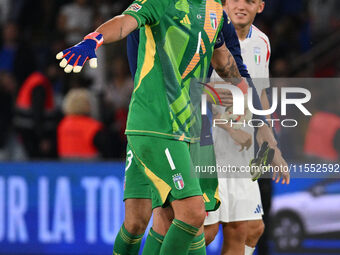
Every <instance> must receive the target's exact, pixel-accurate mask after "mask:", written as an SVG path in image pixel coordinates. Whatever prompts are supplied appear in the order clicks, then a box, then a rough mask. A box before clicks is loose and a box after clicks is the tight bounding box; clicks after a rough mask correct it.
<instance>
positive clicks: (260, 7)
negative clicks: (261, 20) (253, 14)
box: [257, 0, 265, 13]
mask: <svg viewBox="0 0 340 255" xmlns="http://www.w3.org/2000/svg"><path fill="white" fill-rule="evenodd" d="M264 6H265V3H264V1H263V0H260V4H259V8H258V10H257V13H262V12H263V9H264Z"/></svg>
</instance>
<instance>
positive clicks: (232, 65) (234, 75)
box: [215, 51, 242, 84]
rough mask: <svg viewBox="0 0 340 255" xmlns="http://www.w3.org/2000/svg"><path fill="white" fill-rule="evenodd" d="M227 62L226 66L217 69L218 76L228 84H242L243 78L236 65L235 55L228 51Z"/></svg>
mask: <svg viewBox="0 0 340 255" xmlns="http://www.w3.org/2000/svg"><path fill="white" fill-rule="evenodd" d="M227 55H228V56H227V61H226V63H225V65H224V66H221V67H217V68H215V70H216V72H217V73H218V75H219V76H220V77H221V78H223V79H224V80H225V81H227V82H231V83H232V84H238V83H240V81H241V80H240V79H241V78H242V77H241V75H240V72H239V71H238V67H237V65H236V62H235V59H234V57H233V55H231V53H230V52H229V51H228V54H227Z"/></svg>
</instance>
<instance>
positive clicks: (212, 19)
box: [210, 12, 217, 30]
mask: <svg viewBox="0 0 340 255" xmlns="http://www.w3.org/2000/svg"><path fill="white" fill-rule="evenodd" d="M210 24H211V26H212V28H213V29H215V30H216V29H217V15H216V13H214V12H211V13H210Z"/></svg>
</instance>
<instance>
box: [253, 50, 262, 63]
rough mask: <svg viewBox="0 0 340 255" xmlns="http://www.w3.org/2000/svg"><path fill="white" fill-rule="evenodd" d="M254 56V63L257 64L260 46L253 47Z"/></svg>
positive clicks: (259, 60) (259, 61)
mask: <svg viewBox="0 0 340 255" xmlns="http://www.w3.org/2000/svg"><path fill="white" fill-rule="evenodd" d="M254 57H255V64H256V65H259V64H260V63H261V48H259V47H255V48H254Z"/></svg>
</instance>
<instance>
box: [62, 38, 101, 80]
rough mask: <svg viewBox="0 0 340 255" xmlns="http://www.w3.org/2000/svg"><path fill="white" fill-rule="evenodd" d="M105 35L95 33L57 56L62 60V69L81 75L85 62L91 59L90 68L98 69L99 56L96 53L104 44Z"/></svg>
mask: <svg viewBox="0 0 340 255" xmlns="http://www.w3.org/2000/svg"><path fill="white" fill-rule="evenodd" d="M103 42H104V39H103V35H102V34H100V33H97V32H93V33H90V34H88V35H87V36H85V37H84V40H83V41H81V42H80V43H78V44H76V45H74V46H72V47H71V48H68V49H66V50H64V51H61V52H59V53H58V54H57V56H56V57H57V59H62V60H61V62H60V64H59V65H60V67H62V68H64V71H65V72H66V73H70V72H72V70H73V72H74V73H79V72H80V71H81V69H82V68H83V66H84V64H85V62H86V61H87V60H88V59H90V67H91V68H97V56H96V53H95V51H96V50H97V49H98V48H99V47H100V46H101V45H102V44H103Z"/></svg>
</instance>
